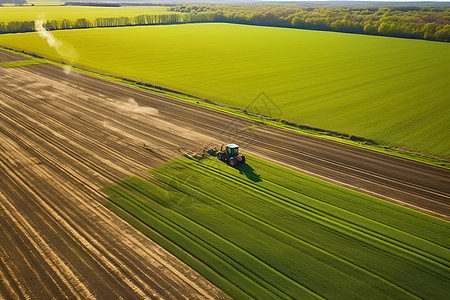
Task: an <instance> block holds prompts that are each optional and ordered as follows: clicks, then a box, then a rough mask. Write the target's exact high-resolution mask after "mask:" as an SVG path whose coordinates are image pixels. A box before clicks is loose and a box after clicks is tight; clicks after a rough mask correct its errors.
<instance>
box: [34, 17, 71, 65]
mask: <svg viewBox="0 0 450 300" xmlns="http://www.w3.org/2000/svg"><path fill="white" fill-rule="evenodd" d="M44 24H45V20H43V19H39V20H36V21H35V22H34V28H35V30H36V31H37V32H38V33H39V36H40V37H42V38H43V39H45V40H47V43H48V45H49V46H50V47H52V48H55V50H56V52H57V53H58V55H59V56H60V57H61V58H63V59H64V60H65V61H66V62H68V63H69V64H70V65H73V64H74V63H75V62H76V61H77V60H78V54H77V51H76V50H75V48H74V47H73V46H72V45H70V44H69V43H67V42H63V41H60V40H58V39H57V38H55V36H54V35H53V34H51V33H50V32H48V30H47V29H45V27H44ZM70 71H71V67H70V66H66V67H65V68H64V72H65V73H66V74H69V73H70Z"/></svg>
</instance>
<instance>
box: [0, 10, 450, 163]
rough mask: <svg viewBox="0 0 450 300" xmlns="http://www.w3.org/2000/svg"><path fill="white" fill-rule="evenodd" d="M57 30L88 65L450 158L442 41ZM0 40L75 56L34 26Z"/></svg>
mask: <svg viewBox="0 0 450 300" xmlns="http://www.w3.org/2000/svg"><path fill="white" fill-rule="evenodd" d="M83 9H84V8H83ZM53 34H54V35H55V37H57V38H58V39H61V40H62V41H64V42H66V43H69V44H71V45H72V46H73V47H74V49H75V50H76V54H77V56H76V57H77V60H76V61H75V62H74V63H75V64H77V65H80V66H82V67H85V68H90V69H94V70H97V71H100V72H103V73H108V74H115V75H120V76H125V77H129V78H133V79H137V80H144V81H147V82H150V83H153V84H157V85H161V86H164V87H168V88H172V89H176V90H179V91H183V92H186V93H189V94H193V95H197V96H200V97H205V98H209V99H211V100H215V101H218V102H221V103H225V104H228V105H232V106H237V107H241V108H245V107H246V106H247V105H248V104H249V103H250V102H251V100H253V99H254V98H255V97H256V96H257V95H258V94H259V93H260V92H262V91H264V92H265V93H266V94H267V95H268V96H269V97H270V98H271V99H272V101H273V102H275V103H276V104H277V106H278V107H279V108H280V109H279V110H278V109H274V110H272V112H278V111H281V112H282V113H281V115H280V114H274V115H272V116H273V117H277V118H278V117H279V118H282V119H287V120H290V121H294V122H297V123H300V124H305V125H309V126H313V127H317V128H322V129H326V130H331V131H337V132H341V133H346V134H352V135H356V136H362V137H365V138H369V139H373V140H375V141H376V142H378V143H380V144H382V145H387V146H391V147H398V148H403V149H410V150H414V151H419V152H423V153H428V154H433V155H438V156H441V157H448V156H449V155H450V144H449V141H450V130H449V129H450V118H449V117H448V116H449V115H450V105H449V102H450V101H449V100H450V97H449V95H450V85H449V84H448V83H449V82H450V55H449V53H450V45H449V44H448V43H440V42H430V41H424V40H408V39H399V38H388V37H375V36H368V35H356V34H344V33H335V32H320V31H308V30H298V29H286V28H269V27H257V26H246V25H235V24H185V25H170V26H146V27H122V28H102V29H83V30H69V31H55V32H53ZM0 45H6V46H11V47H15V48H21V49H28V50H30V51H34V52H37V53H41V54H42V55H44V56H47V57H52V58H55V59H58V60H61V59H65V60H68V61H71V60H72V58H73V57H63V58H61V57H60V55H59V54H58V53H57V52H56V51H55V49H53V48H51V47H49V46H48V44H47V42H46V41H45V40H43V39H42V38H40V37H39V35H38V34H37V33H27V34H8V35H1V36H0ZM270 108H272V107H269V109H270ZM262 109H263V111H264V109H267V108H264V107H263V108H262ZM266 111H267V110H266Z"/></svg>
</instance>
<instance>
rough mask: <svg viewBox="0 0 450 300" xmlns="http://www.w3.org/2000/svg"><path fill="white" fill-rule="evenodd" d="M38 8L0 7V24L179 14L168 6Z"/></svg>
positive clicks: (54, 6)
mask: <svg viewBox="0 0 450 300" xmlns="http://www.w3.org/2000/svg"><path fill="white" fill-rule="evenodd" d="M34 4H35V5H36V6H10V7H0V22H5V23H7V22H10V21H33V20H36V19H44V20H63V19H69V20H76V19H80V18H86V19H88V20H91V21H93V20H95V19H96V18H111V17H135V16H138V15H146V14H148V15H160V14H177V12H171V11H170V12H169V11H167V7H166V6H123V7H95V6H60V5H50V6H48V5H47V4H51V3H45V4H46V5H43V4H40V3H38V2H36V3H34Z"/></svg>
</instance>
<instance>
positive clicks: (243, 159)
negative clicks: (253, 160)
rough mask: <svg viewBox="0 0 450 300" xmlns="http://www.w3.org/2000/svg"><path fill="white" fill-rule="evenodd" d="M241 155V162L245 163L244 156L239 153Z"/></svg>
mask: <svg viewBox="0 0 450 300" xmlns="http://www.w3.org/2000/svg"><path fill="white" fill-rule="evenodd" d="M241 157H242V160H241V164H245V156H244V155H241Z"/></svg>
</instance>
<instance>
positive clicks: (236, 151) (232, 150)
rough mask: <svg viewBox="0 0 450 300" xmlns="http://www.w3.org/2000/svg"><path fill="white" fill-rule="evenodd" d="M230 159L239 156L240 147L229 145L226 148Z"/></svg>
mask: <svg viewBox="0 0 450 300" xmlns="http://www.w3.org/2000/svg"><path fill="white" fill-rule="evenodd" d="M225 147H226V151H227V156H228V157H233V156H236V155H238V154H239V146H238V145H236V144H228V145H226V146H225Z"/></svg>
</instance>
